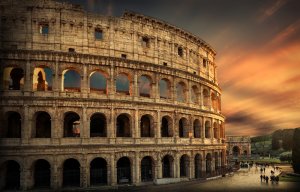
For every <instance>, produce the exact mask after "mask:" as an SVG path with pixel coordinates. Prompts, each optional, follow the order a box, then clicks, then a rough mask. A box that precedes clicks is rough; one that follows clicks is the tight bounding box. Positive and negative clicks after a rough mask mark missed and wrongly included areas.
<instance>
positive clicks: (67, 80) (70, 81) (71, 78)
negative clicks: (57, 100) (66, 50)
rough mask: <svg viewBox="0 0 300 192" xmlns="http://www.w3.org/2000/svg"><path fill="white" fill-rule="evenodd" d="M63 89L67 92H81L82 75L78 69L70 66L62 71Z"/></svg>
mask: <svg viewBox="0 0 300 192" xmlns="http://www.w3.org/2000/svg"><path fill="white" fill-rule="evenodd" d="M62 90H63V91H67V92H80V90H81V76H80V73H79V72H78V70H76V69H74V68H68V69H66V70H64V71H63V73H62Z"/></svg>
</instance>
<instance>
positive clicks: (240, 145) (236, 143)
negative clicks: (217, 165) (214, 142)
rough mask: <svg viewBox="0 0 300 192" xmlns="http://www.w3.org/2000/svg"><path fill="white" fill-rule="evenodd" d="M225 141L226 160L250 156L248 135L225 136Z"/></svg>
mask: <svg viewBox="0 0 300 192" xmlns="http://www.w3.org/2000/svg"><path fill="white" fill-rule="evenodd" d="M226 143H227V150H226V154H227V158H228V160H236V159H239V158H249V157H251V139H250V136H226Z"/></svg>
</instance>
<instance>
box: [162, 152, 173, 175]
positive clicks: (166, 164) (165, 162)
mask: <svg viewBox="0 0 300 192" xmlns="http://www.w3.org/2000/svg"><path fill="white" fill-rule="evenodd" d="M172 161H173V159H172V157H171V156H169V155H166V156H164V158H163V159H162V169H163V178H168V177H172V173H171V171H172V170H171V164H172Z"/></svg>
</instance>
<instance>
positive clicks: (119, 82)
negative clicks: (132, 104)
mask: <svg viewBox="0 0 300 192" xmlns="http://www.w3.org/2000/svg"><path fill="white" fill-rule="evenodd" d="M116 91H117V92H118V93H124V94H126V95H130V81H129V79H128V76H127V75H126V74H123V73H121V74H119V75H118V76H117V78H116Z"/></svg>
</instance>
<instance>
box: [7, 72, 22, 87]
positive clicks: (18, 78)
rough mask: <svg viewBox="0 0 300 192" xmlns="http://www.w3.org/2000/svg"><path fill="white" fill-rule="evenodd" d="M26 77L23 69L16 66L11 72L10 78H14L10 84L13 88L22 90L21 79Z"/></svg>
mask: <svg viewBox="0 0 300 192" xmlns="http://www.w3.org/2000/svg"><path fill="white" fill-rule="evenodd" d="M23 77H24V72H23V69H21V68H14V69H13V70H11V72H10V78H11V80H12V84H11V85H10V86H9V89H11V90H20V89H21V79H22V78H23Z"/></svg>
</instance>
